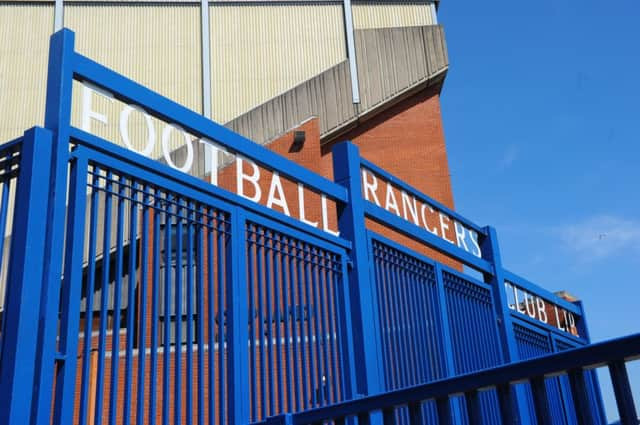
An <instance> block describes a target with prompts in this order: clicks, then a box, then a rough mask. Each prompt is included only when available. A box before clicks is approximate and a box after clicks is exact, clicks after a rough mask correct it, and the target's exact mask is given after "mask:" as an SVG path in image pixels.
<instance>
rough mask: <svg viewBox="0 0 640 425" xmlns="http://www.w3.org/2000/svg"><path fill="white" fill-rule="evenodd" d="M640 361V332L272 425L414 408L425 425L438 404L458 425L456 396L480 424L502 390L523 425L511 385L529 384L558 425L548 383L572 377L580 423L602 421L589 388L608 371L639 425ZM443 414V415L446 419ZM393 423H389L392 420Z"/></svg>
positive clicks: (507, 416) (538, 405) (545, 415)
mask: <svg viewBox="0 0 640 425" xmlns="http://www.w3.org/2000/svg"><path fill="white" fill-rule="evenodd" d="M639 358H640V334H635V335H631V336H628V337H624V338H619V339H614V340H611V341H606V342H602V343H597V344H593V345H590V346H587V347H581V348H576V349H573V350H569V351H564V352H561V353H556V354H551V355H549V356H546V357H541V358H536V359H533V360H527V361H522V362H517V363H513V364H509V365H504V366H500V367H497V368H492V369H487V370H483V371H480V372H475V373H471V374H467V375H462V376H458V377H455V378H449V379H444V380H441V381H437V382H433V383H429V384H423V385H417V386H413V387H409V388H404V389H401V390H395V391H391V392H387V393H385V394H379V395H374V396H369V397H364V398H361V399H357V400H351V401H348V402H343V403H338V404H335V405H333V406H330V407H324V408H318V409H313V410H310V411H307V412H301V413H294V414H289V415H283V416H280V417H274V418H270V419H269V420H268V421H267V422H266V423H268V424H288V425H303V424H318V423H323V422H330V421H332V422H333V423H336V424H344V423H345V421H346V419H347V418H352V417H357V418H358V423H360V424H362V423H369V417H370V415H371V414H372V413H376V412H382V413H383V416H384V418H385V421H384V423H385V424H394V423H396V421H395V419H394V415H393V411H394V410H395V409H397V408H400V407H404V406H408V407H409V411H410V412H412V414H411V415H410V419H411V420H410V423H411V424H422V423H423V418H422V417H421V409H419V406H420V404H421V403H423V402H425V401H428V400H435V401H436V403H437V404H438V405H439V406H446V407H443V408H442V409H438V411H439V423H440V424H447V423H452V422H451V418H450V416H449V414H448V413H446V412H448V411H449V409H448V400H449V398H450V397H453V396H456V395H461V394H464V397H465V401H466V405H467V414H468V416H469V420H470V422H471V423H480V422H479V416H478V415H479V414H480V409H479V405H478V394H479V393H481V392H483V391H488V390H496V391H497V392H498V399H499V403H500V415H501V419H502V423H503V424H513V423H518V422H519V420H518V418H517V416H516V415H517V412H516V410H515V409H514V408H513V406H514V404H513V400H512V391H511V387H513V386H514V385H516V384H521V383H529V384H531V387H532V392H533V398H534V405H535V412H536V415H537V421H538V422H537V423H540V424H551V423H553V422H552V420H551V418H550V416H549V410H550V405H549V400H548V397H547V395H546V394H547V392H546V389H545V381H546V380H548V379H553V378H554V377H557V376H566V377H567V378H568V381H569V382H570V392H571V396H572V400H573V404H574V409H575V412H576V414H577V415H578V423H580V424H586V425H591V424H596V423H600V422H599V420H598V419H597V418H594V417H593V416H592V415H591V413H590V409H588V404H589V401H588V397H589V394H588V392H587V390H586V386H585V379H586V378H585V376H586V374H588V373H589V372H590V371H591V369H594V368H597V367H602V366H606V367H608V369H609V371H610V374H611V379H612V383H613V387H614V391H615V397H616V402H617V407H618V413H619V415H620V418H621V420H622V423H623V424H637V423H638V421H637V413H636V410H635V407H634V399H633V395H632V393H631V387H630V383H629V378H628V375H627V369H626V363H627V362H630V361H632V360H636V359H639ZM440 413H443V414H442V416H440ZM387 419H388V420H387Z"/></svg>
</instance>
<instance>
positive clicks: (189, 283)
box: [185, 201, 200, 424]
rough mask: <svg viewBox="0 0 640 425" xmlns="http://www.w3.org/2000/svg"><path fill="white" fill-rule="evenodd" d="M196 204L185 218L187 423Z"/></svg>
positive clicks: (190, 388) (190, 420) (190, 203)
mask: <svg viewBox="0 0 640 425" xmlns="http://www.w3.org/2000/svg"><path fill="white" fill-rule="evenodd" d="M195 208H196V207H195V204H194V202H193V201H188V202H187V205H186V208H185V209H186V211H185V220H186V224H187V255H186V260H187V264H186V266H187V276H186V283H185V284H186V286H187V288H186V289H187V300H186V301H187V320H186V324H187V343H186V344H185V345H186V351H187V352H186V357H187V367H186V369H187V370H186V373H187V374H186V380H185V388H186V393H187V394H186V396H187V400H186V406H185V415H186V423H187V424H191V423H193V384H194V379H193V345H194V344H193V343H194V341H193V327H194V325H195V324H194V322H193V224H194V222H195V220H196V217H195ZM197 354H198V356H200V352H199V351H198V353H197Z"/></svg>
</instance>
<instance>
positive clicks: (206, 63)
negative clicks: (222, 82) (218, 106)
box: [200, 0, 211, 119]
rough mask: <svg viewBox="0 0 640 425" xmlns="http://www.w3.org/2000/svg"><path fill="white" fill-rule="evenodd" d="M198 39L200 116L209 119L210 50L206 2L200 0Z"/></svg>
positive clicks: (206, 0) (207, 5)
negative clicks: (200, 73) (200, 85)
mask: <svg viewBox="0 0 640 425" xmlns="http://www.w3.org/2000/svg"><path fill="white" fill-rule="evenodd" d="M200 38H201V42H200V44H201V47H202V115H204V116H205V117H207V118H209V119H211V54H210V50H211V49H210V38H209V1H208V0H200Z"/></svg>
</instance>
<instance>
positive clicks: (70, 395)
mask: <svg viewBox="0 0 640 425" xmlns="http://www.w3.org/2000/svg"><path fill="white" fill-rule="evenodd" d="M87 172H88V161H87V158H86V157H81V158H77V159H76V160H75V161H73V163H72V165H71V174H70V187H69V213H68V222H67V234H66V238H65V240H66V247H65V249H66V254H65V268H64V283H63V285H62V294H61V304H62V305H63V306H65V307H64V308H62V311H61V313H62V314H61V318H60V331H61V334H60V345H59V351H60V353H61V354H63V355H64V356H65V359H64V361H62V362H60V363H59V367H58V370H57V373H56V398H55V406H54V411H53V423H54V424H58V423H59V424H67V423H71V422H72V421H73V405H74V396H75V389H76V362H77V353H78V332H79V330H80V298H81V292H82V266H83V263H84V261H83V254H84V232H85V209H86V206H87ZM85 343H87V340H86V338H85Z"/></svg>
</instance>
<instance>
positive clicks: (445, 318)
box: [434, 262, 461, 423]
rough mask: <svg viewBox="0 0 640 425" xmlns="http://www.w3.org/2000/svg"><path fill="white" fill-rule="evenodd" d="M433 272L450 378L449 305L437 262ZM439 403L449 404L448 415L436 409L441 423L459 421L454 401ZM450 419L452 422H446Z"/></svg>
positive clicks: (452, 362) (452, 372) (452, 367)
mask: <svg viewBox="0 0 640 425" xmlns="http://www.w3.org/2000/svg"><path fill="white" fill-rule="evenodd" d="M434 273H435V277H436V286H437V289H438V303H439V304H440V320H441V321H442V351H443V352H442V358H443V360H444V366H445V367H444V371H445V377H447V378H450V377H452V376H455V375H456V364H455V358H454V352H453V337H452V336H451V325H450V323H449V307H448V306H447V294H446V292H445V290H444V277H443V275H442V265H441V264H440V263H438V262H436V263H435V265H434ZM452 402H453V404H451V403H452ZM441 403H447V404H449V405H450V406H449V410H450V412H449V413H448V416H444V417H443V416H440V415H442V414H445V412H443V411H442V408H443V407H440V408H439V410H438V417H439V420H440V422H441V423H453V422H456V423H458V422H460V421H461V419H460V409H459V407H458V405H457V403H456V401H454V400H451V399H449V398H447V399H446V401H441ZM447 421H452V422H447Z"/></svg>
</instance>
